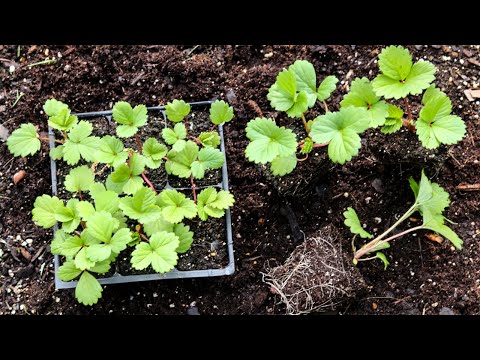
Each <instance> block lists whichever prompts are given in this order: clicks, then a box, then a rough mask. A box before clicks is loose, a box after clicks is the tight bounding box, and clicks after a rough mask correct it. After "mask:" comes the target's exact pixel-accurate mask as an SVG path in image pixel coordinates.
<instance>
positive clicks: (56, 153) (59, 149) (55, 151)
mask: <svg viewBox="0 0 480 360" xmlns="http://www.w3.org/2000/svg"><path fill="white" fill-rule="evenodd" d="M50 157H51V158H52V159H53V160H60V159H61V158H63V145H57V146H55V147H54V148H52V149H50Z"/></svg>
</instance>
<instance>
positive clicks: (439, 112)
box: [416, 90, 466, 149]
mask: <svg viewBox="0 0 480 360" xmlns="http://www.w3.org/2000/svg"><path fill="white" fill-rule="evenodd" d="M433 92H434V90H432V91H431V92H430V93H428V91H427V92H425V94H427V93H428V94H427V96H426V97H425V96H424V98H423V102H424V107H423V108H422V110H421V111H420V117H419V119H418V121H417V122H416V128H417V134H418V138H419V139H420V141H421V142H422V145H423V146H424V147H426V148H427V149H434V148H437V147H439V146H440V144H447V145H452V144H456V143H458V142H459V141H460V140H462V139H463V137H464V136H465V132H466V126H465V123H464V122H463V120H462V119H461V118H460V117H458V116H456V115H451V112H452V102H451V101H450V99H449V98H448V96H447V95H445V94H444V93H442V92H441V91H438V92H437V93H436V94H432V93H433Z"/></svg>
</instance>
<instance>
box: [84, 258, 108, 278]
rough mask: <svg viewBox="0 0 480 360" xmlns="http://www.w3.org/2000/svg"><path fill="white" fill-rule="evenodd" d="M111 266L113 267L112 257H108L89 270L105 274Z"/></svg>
mask: <svg viewBox="0 0 480 360" xmlns="http://www.w3.org/2000/svg"><path fill="white" fill-rule="evenodd" d="M110 267H111V261H110V259H107V260H104V261H100V262H96V263H95V266H93V267H91V268H90V269H88V271H91V272H94V273H98V274H105V273H106V272H108V271H109V270H110Z"/></svg>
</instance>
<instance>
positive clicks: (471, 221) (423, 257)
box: [0, 45, 480, 314]
mask: <svg viewBox="0 0 480 360" xmlns="http://www.w3.org/2000/svg"><path fill="white" fill-rule="evenodd" d="M381 48H382V46H374V45H368V46H350V45H348V46H337V45H333V46H324V45H311V46H272V45H267V46H198V47H195V48H194V47H192V46H40V45H36V46H23V45H22V47H21V49H20V57H18V56H17V50H18V49H17V46H1V45H0V124H2V126H3V127H0V138H1V136H2V134H3V132H4V130H5V129H7V130H8V131H10V132H11V131H13V129H14V128H16V127H18V126H19V124H21V123H23V122H32V123H34V124H35V125H38V126H39V130H40V131H41V132H44V133H46V131H47V122H46V118H45V115H44V114H42V112H41V111H42V105H43V103H44V102H45V100H47V99H48V98H50V97H55V98H57V99H59V100H61V101H64V102H66V103H68V104H69V105H70V107H71V109H72V111H74V112H86V111H99V110H107V109H111V107H112V106H113V104H114V103H115V102H116V101H119V100H125V101H129V102H130V103H132V104H139V103H143V104H146V105H147V106H155V105H164V104H165V103H166V102H168V101H171V100H173V99H175V98H177V99H183V100H185V101H201V100H215V99H224V100H226V101H228V102H230V104H231V105H233V106H234V108H235V115H236V116H235V118H234V120H232V121H231V122H230V123H228V124H227V125H225V127H224V132H225V144H226V156H227V161H228V171H229V182H230V188H231V191H232V192H233V194H234V195H235V198H236V203H235V206H234V207H233V208H232V226H233V228H232V230H233V240H234V249H235V262H236V263H235V265H236V269H235V273H234V274H233V275H232V276H226V277H219V278H202V279H183V280H163V281H153V282H148V283H137V284H120V285H110V286H106V287H104V291H103V297H102V299H101V300H100V301H99V302H98V303H97V304H96V305H94V306H91V307H85V306H83V305H80V304H78V303H77V302H76V300H75V298H74V294H73V290H58V291H56V290H55V286H54V282H53V256H52V255H51V254H50V253H49V251H48V244H49V243H50V240H51V237H52V231H51V230H44V229H41V228H38V227H36V226H35V225H34V224H33V222H32V220H31V209H32V207H33V203H34V201H35V198H36V197H37V196H39V195H41V194H44V193H47V194H49V193H51V177H50V159H49V157H48V150H49V149H48V144H46V143H45V144H43V145H42V148H41V151H40V152H39V153H37V154H36V155H35V156H32V157H30V158H28V159H26V158H13V157H12V155H11V154H10V153H9V152H8V150H7V147H6V145H5V143H4V141H3V140H1V139H0V249H1V250H2V251H1V252H2V253H3V255H1V258H0V263H1V271H0V289H1V290H0V314H24V313H27V314H89V313H94V314H110V313H114V314H187V313H196V312H197V311H198V312H199V313H200V314H283V313H285V307H284V306H283V305H282V304H281V303H280V302H279V297H278V296H276V295H274V294H273V293H272V292H271V291H270V288H269V286H267V285H266V284H265V283H264V282H263V281H262V276H263V275H262V273H264V272H266V271H267V270H268V269H270V268H273V267H275V266H278V265H281V264H283V263H284V262H285V260H286V259H287V258H288V256H289V255H290V254H291V253H292V251H293V250H294V249H295V247H296V245H297V244H298V240H297V239H298V236H296V235H298V231H299V230H301V231H303V233H304V234H305V236H306V237H308V236H310V235H312V234H315V233H316V232H317V231H318V229H320V228H321V227H323V226H326V225H329V224H330V225H333V226H335V227H337V228H338V229H339V231H340V234H341V235H342V236H343V239H342V241H341V243H342V249H343V251H345V252H349V251H350V252H351V247H350V246H351V245H350V242H351V235H350V233H349V231H348V230H347V229H346V228H345V227H344V225H343V216H342V213H343V211H345V209H346V208H347V207H349V206H352V207H354V208H355V209H356V210H357V213H358V215H359V217H360V219H361V220H362V223H365V224H366V226H367V228H368V229H369V230H370V231H371V232H373V233H375V234H376V233H380V232H382V231H383V230H385V229H386V228H387V227H388V226H389V225H390V224H392V223H393V222H394V221H395V219H396V218H398V216H399V215H401V214H403V212H405V210H406V209H408V207H409V206H410V204H411V202H412V201H413V195H412V192H411V190H410V188H409V185H408V178H409V177H410V176H414V177H415V178H416V179H418V178H419V176H420V171H421V169H422V168H423V169H425V172H426V174H427V175H428V176H429V177H431V178H432V180H433V181H436V182H438V183H439V184H440V185H441V186H443V187H444V188H445V189H446V190H447V191H448V192H449V194H450V198H451V204H450V207H449V208H448V210H447V211H446V214H445V215H446V216H447V217H448V218H449V219H450V220H452V221H453V222H454V224H453V225H452V228H453V229H454V231H456V232H457V233H458V234H459V236H460V237H461V238H462V239H463V240H464V242H465V243H464V249H463V250H462V251H455V250H453V249H452V247H451V245H450V244H449V243H448V242H447V241H444V242H442V243H441V244H439V243H437V242H432V241H431V240H429V239H428V238H427V237H425V236H424V235H425V233H417V234H416V236H413V235H412V236H405V237H403V238H400V239H397V240H396V242H394V243H393V244H392V245H393V246H392V247H391V248H390V249H388V250H386V251H385V253H386V255H387V256H388V257H389V259H390V260H391V266H390V267H389V268H388V269H387V270H386V271H384V270H383V264H382V263H381V262H380V261H373V262H372V261H371V262H364V263H361V264H360V265H359V266H358V269H359V273H360V274H361V276H363V278H364V280H365V283H366V284H367V290H366V291H363V292H361V293H359V294H358V296H356V297H354V298H353V299H352V300H351V301H349V302H346V303H343V304H342V305H341V306H340V307H339V308H338V309H337V310H336V313H341V314H479V313H480V301H479V300H480V246H479V245H478V240H479V237H480V191H468V192H467V191H462V190H458V189H456V187H457V186H458V185H459V184H478V183H480V165H479V160H480V159H479V157H480V150H479V141H480V121H479V111H480V102H479V99H473V101H470V100H469V99H468V98H467V97H466V96H465V94H464V90H467V89H478V86H479V81H480V79H479V70H480V47H479V46H420V45H417V46H408V48H409V49H410V51H411V52H412V54H413V56H414V59H420V58H423V59H426V60H429V61H431V62H433V63H434V64H435V65H436V67H437V79H436V80H435V83H436V84H437V86H439V87H440V88H441V89H442V90H443V91H445V92H446V93H447V94H448V96H450V98H451V99H452V103H453V113H455V114H457V115H459V116H461V117H462V118H463V119H464V121H465V123H466V125H467V133H466V136H465V138H464V140H463V141H462V142H460V143H459V144H456V145H452V146H442V147H441V148H440V149H438V150H435V151H426V150H425V149H423V148H421V146H420V143H419V141H418V139H417V137H416V135H415V134H412V133H409V132H408V131H403V130H402V131H400V132H398V133H396V134H394V135H384V134H381V133H380V132H379V131H378V130H369V131H367V132H366V133H365V134H363V135H362V139H363V140H362V143H363V144H362V148H361V149H360V152H359V154H358V156H356V157H354V158H353V159H352V161H351V162H349V163H347V164H345V165H343V166H341V165H335V164H332V163H331V162H328V161H325V151H326V150H325V148H320V149H315V150H316V151H315V152H314V155H313V156H312V157H313V159H312V158H310V159H308V160H307V161H305V162H303V163H301V165H299V167H298V168H297V169H296V171H295V172H294V174H292V175H290V176H286V177H284V178H283V179H272V178H271V177H270V176H269V175H268V173H267V172H265V171H264V170H263V169H261V168H260V167H259V166H256V165H255V164H253V163H250V162H249V161H247V160H246V159H245V155H244V149H245V147H246V146H247V144H248V141H247V138H246V136H245V130H244V129H245V126H246V123H247V122H248V121H249V120H250V119H253V118H255V117H257V116H259V115H258V109H257V111H256V110H255V109H254V107H252V106H251V105H249V103H248V102H249V100H253V101H254V102H256V104H257V105H258V107H259V108H260V110H261V111H262V112H263V115H264V116H266V117H272V118H274V119H276V121H277V123H279V124H280V125H287V124H291V123H292V120H291V119H288V118H286V116H285V115H284V114H281V113H279V112H276V111H275V110H274V109H272V108H271V107H270V104H269V102H268V101H267V98H266V95H267V92H268V88H269V87H270V85H271V84H272V83H273V82H274V81H275V76H276V74H277V73H278V72H279V71H280V70H281V69H282V68H283V67H287V66H288V65H290V64H291V63H293V62H294V61H295V60H296V59H307V60H309V61H311V62H312V63H313V64H314V66H315V69H316V70H317V77H318V80H322V79H323V78H324V77H325V76H327V75H331V74H332V75H336V76H337V77H338V79H339V80H340V82H339V84H338V87H337V90H336V91H335V92H334V93H333V96H332V98H331V99H330V100H329V102H328V105H329V108H330V110H337V109H338V106H339V102H340V101H341V99H342V97H343V95H344V94H345V93H346V92H347V91H348V84H350V82H351V81H352V80H353V79H354V78H356V77H362V76H366V77H368V78H370V79H372V78H373V77H375V76H376V74H377V73H378V70H377V62H376V60H377V55H378V53H379V51H380V50H381ZM47 55H48V56H50V57H51V56H55V57H56V58H57V62H55V63H53V64H48V65H38V66H34V67H30V68H29V67H27V65H28V64H32V63H35V62H37V61H41V60H44V59H45V58H46V56H47ZM60 56H61V57H60ZM12 65H13V66H14V67H15V71H14V72H10V71H9V69H10V68H11V66H12ZM21 93H23V94H24V95H23V96H22V97H21V98H20V99H19V100H18V101H17V103H16V104H15V106H14V105H13V104H14V103H15V101H16V100H17V97H18V96H19V95H21ZM410 101H411V104H412V108H413V112H414V116H415V115H417V114H418V108H419V105H420V97H411V98H410ZM322 111H323V110H322V108H321V107H318V108H314V109H313V110H312V114H309V116H308V118H311V117H313V116H316V115H318V114H321V113H323V112H322ZM299 129H300V130H301V128H299ZM315 153H316V154H318V155H315ZM315 158H317V159H315ZM310 160H312V161H310ZM314 162H316V163H315V165H313V164H314ZM319 167H320V168H321V170H320V171H319V170H318V168H319ZM20 170H24V171H26V176H25V177H24V178H23V179H22V180H21V181H20V182H19V183H18V184H17V185H14V183H13V175H14V174H15V173H17V172H18V171H20ZM313 172H314V173H315V175H314V176H312V175H311V174H312V173H313ZM289 184H290V185H289ZM291 184H293V185H295V186H297V185H299V184H301V186H298V189H297V191H293V190H294V189H293V188H292V187H291ZM286 208H287V209H288V211H286V210H285V209H286ZM284 214H287V215H288V217H286V216H285V215H284ZM292 214H293V215H292ZM293 217H294V218H295V219H293V220H292V218H293ZM416 218H418V214H416V215H414V217H413V218H412V219H411V221H412V224H413V223H414V222H415V221H416ZM407 225H408V224H407ZM410 225H411V224H410ZM292 229H293V230H292ZM206 250H208V251H209V250H210V249H206Z"/></svg>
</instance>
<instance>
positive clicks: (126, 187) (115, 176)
mask: <svg viewBox="0 0 480 360" xmlns="http://www.w3.org/2000/svg"><path fill="white" fill-rule="evenodd" d="M132 157H133V156H132ZM137 160H139V161H138V163H137V164H136V165H138V164H140V165H141V163H142V160H140V159H138V158H137ZM140 169H141V166H138V168H137V170H140ZM106 185H107V189H108V190H112V191H114V192H116V193H117V194H120V193H122V192H124V193H125V194H128V195H131V194H134V193H135V192H136V191H137V190H139V189H140V188H141V187H142V186H143V179H142V178H141V177H140V176H134V175H133V173H132V171H131V169H130V168H129V167H128V165H127V164H121V165H120V166H118V167H117V168H115V171H114V172H113V173H111V174H110V175H108V177H107V181H106Z"/></svg>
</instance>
